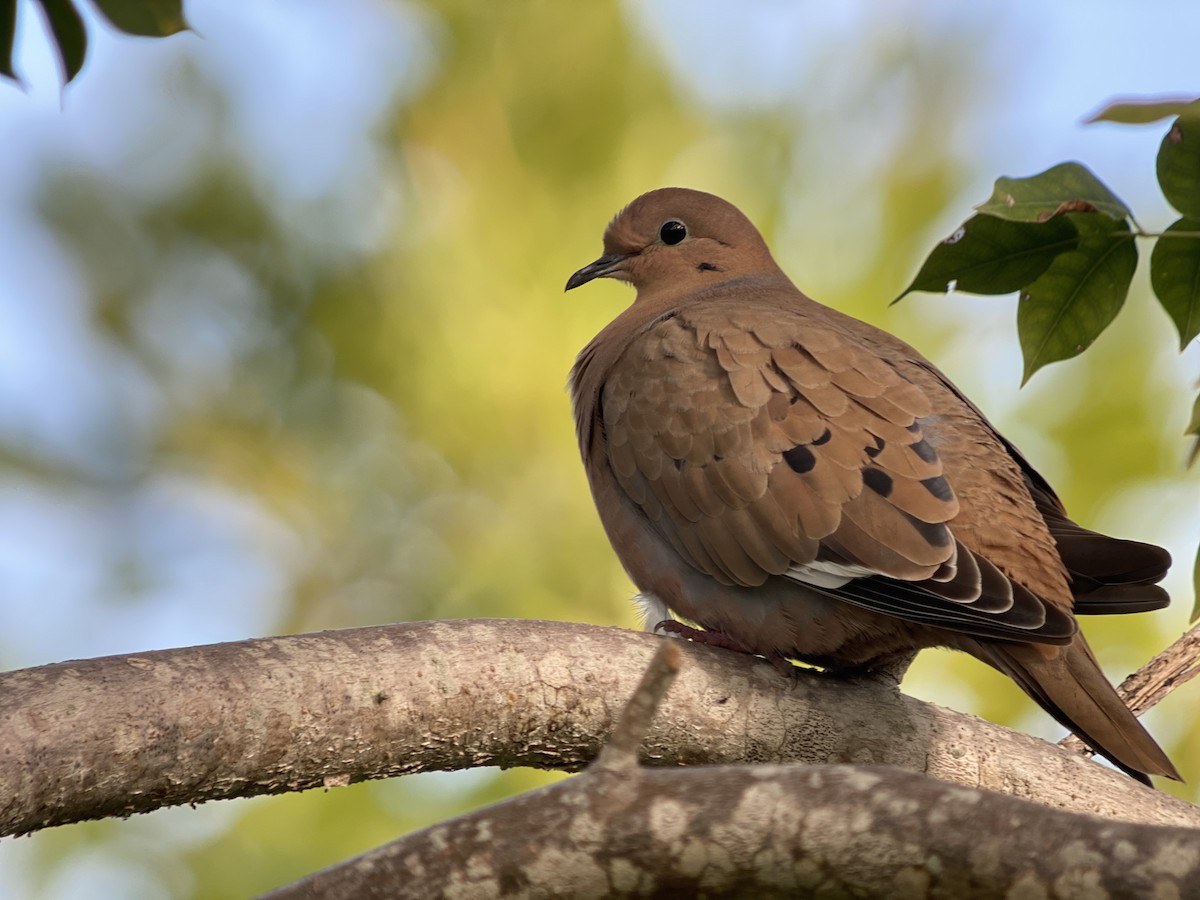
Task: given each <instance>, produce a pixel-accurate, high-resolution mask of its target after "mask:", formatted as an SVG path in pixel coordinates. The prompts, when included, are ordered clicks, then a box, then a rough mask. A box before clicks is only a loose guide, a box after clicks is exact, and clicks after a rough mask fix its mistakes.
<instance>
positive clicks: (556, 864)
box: [270, 645, 1200, 900]
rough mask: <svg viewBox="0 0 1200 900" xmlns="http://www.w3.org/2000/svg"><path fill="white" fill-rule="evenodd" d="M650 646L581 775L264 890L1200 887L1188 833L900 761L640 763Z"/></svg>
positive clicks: (980, 892) (1149, 890)
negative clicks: (1014, 793)
mask: <svg viewBox="0 0 1200 900" xmlns="http://www.w3.org/2000/svg"><path fill="white" fill-rule="evenodd" d="M681 656H682V654H681V653H680V651H679V649H678V648H677V647H673V646H669V645H668V646H664V647H662V648H661V649H660V650H659V651H658V652H657V653H656V654H655V657H654V660H653V661H652V663H651V665H650V666H649V668H648V669H647V670H646V673H645V675H644V676H643V678H642V681H641V683H640V684H639V685H638V687H637V690H636V691H635V693H634V695H633V698H632V699H631V700H630V702H629V703H628V704H627V706H626V708H625V710H624V711H623V713H622V715H621V717H620V719H619V721H618V722H617V725H616V728H615V729H614V732H613V736H612V738H611V739H610V740H609V742H608V743H607V744H606V745H605V747H604V749H603V750H602V751H601V754H600V757H599V759H598V760H597V761H596V762H595V763H594V764H593V765H592V766H591V767H590V769H589V770H588V771H587V772H586V773H585V774H583V775H581V776H579V777H578V778H576V779H574V780H572V781H570V782H567V783H563V784H557V785H554V786H553V787H550V788H547V789H545V790H543V791H539V792H535V793H533V794H527V795H525V796H523V797H518V798H516V799H515V800H511V801H508V802H507V803H501V804H497V805H496V806H493V807H491V808H489V809H485V810H480V811H478V812H475V813H471V814H470V815H466V816H462V817H461V818H458V819H455V820H454V821H451V822H447V823H444V824H442V825H438V826H435V827H433V828H428V829H425V830H424V831H421V832H418V833H416V834H413V835H409V836H408V837H405V838H401V839H399V840H396V841H393V842H392V843H390V844H388V845H386V846H384V847H381V848H379V849H376V850H373V851H371V852H369V853H366V854H364V855H362V856H359V857H357V858H355V859H352V860H350V861H348V862H346V863H342V864H340V865H338V866H334V867H332V868H330V869H327V870H325V871H323V872H319V873H317V874H316V875H313V876H310V877H309V878H306V879H304V880H302V881H300V882H298V883H296V884H294V885H291V886H289V887H286V888H282V889H280V890H278V891H275V892H274V893H272V894H271V895H270V896H271V897H273V898H275V900H287V898H299V897H321V898H325V900H338V898H347V900H350V898H363V897H366V898H370V897H380V898H383V897H387V898H393V897H395V898H405V897H413V898H418V897H420V898H424V897H472V898H486V897H506V896H519V897H563V896H570V897H575V898H586V897H613V896H621V897H624V896H641V897H681V896H687V897H695V896H738V897H740V896H752V897H756V898H761V897H797V896H804V897H810V896H823V897H851V896H860V897H862V896H869V897H897V898H907V897H921V898H926V897H946V898H959V897H973V898H979V897H997V898H999V897H1004V898H1012V897H1050V896H1057V897H1062V896H1071V897H1074V896H1081V895H1082V894H1084V893H1086V895H1087V896H1089V897H1104V896H1110V897H1136V896H1155V897H1165V896H1175V897H1183V896H1193V895H1195V894H1196V893H1197V892H1198V891H1200V832H1198V831H1196V830H1195V829H1188V828H1179V827H1162V826H1158V827H1155V826H1146V825H1133V824H1128V823H1112V822H1108V821H1105V820H1104V819H1099V818H1096V817H1092V816H1084V815H1077V814H1071V813H1064V812H1060V811H1056V810H1055V811H1052V810H1050V809H1047V808H1046V807H1044V806H1039V805H1037V804H1034V803H1029V802H1026V801H1021V800H1015V799H1013V798H1010V797H1005V796H1003V795H1001V794H995V793H990V792H986V791H980V790H971V789H966V788H954V787H950V786H947V785H945V784H943V783H940V782H937V781H934V780H932V779H930V778H927V777H924V776H920V775H913V774H911V773H906V772H902V771H900V770H898V769H886V768H869V767H865V766H836V767H835V766H795V765H793V766H754V767H750V766H717V767H702V768H692V769H685V770H674V771H664V770H657V771H653V770H649V769H642V768H640V767H639V765H638V759H637V752H638V747H639V746H640V744H641V743H642V741H643V739H644V738H645V735H646V732H647V731H648V729H649V727H650V722H651V721H652V719H653V717H654V713H655V710H656V708H657V707H658V706H659V704H660V703H661V700H662V697H663V695H664V694H665V692H666V690H667V688H668V687H669V685H670V684H671V682H672V680H673V679H674V678H675V677H676V675H677V673H678V671H679V667H680V663H681Z"/></svg>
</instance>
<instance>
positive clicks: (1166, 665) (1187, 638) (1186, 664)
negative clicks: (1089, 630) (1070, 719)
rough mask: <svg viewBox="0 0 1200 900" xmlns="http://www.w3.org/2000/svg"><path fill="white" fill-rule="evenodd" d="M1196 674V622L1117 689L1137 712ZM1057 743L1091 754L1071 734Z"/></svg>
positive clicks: (1199, 643) (1199, 654) (1199, 671)
mask: <svg viewBox="0 0 1200 900" xmlns="http://www.w3.org/2000/svg"><path fill="white" fill-rule="evenodd" d="M1197 675H1200V624H1196V625H1194V626H1192V627H1191V628H1190V629H1189V630H1188V631H1185V632H1184V633H1183V635H1182V636H1181V637H1180V638H1179V640H1177V641H1175V643H1173V644H1172V645H1171V646H1170V647H1168V648H1167V649H1166V650H1164V651H1163V652H1162V653H1160V654H1158V656H1156V657H1154V659H1152V660H1150V661H1149V662H1148V663H1146V664H1145V665H1144V666H1142V667H1141V668H1140V669H1138V670H1137V671H1136V672H1134V673H1133V674H1132V675H1130V676H1129V677H1128V678H1126V679H1125V680H1124V681H1122V682H1121V686H1120V687H1118V688H1117V693H1118V694H1120V695H1121V699H1122V700H1124V701H1125V705H1126V706H1128V707H1129V708H1130V709H1131V710H1133V714H1134V715H1135V716H1140V715H1141V714H1142V713H1144V712H1145V711H1146V710H1148V709H1152V708H1153V707H1154V706H1156V705H1157V704H1158V703H1159V701H1161V700H1162V699H1163V698H1164V697H1166V696H1167V694H1169V693H1171V691H1173V690H1175V689H1176V688H1178V687H1180V686H1182V685H1184V684H1187V683H1188V682H1189V681H1191V680H1192V679H1193V678H1195V677H1196V676H1197ZM1058 745H1059V746H1060V747H1065V748H1067V749H1068V750H1075V751H1077V752H1079V753H1083V754H1085V755H1087V756H1091V755H1092V751H1091V749H1089V748H1088V746H1087V745H1086V744H1084V743H1083V741H1081V740H1079V738H1077V737H1075V735H1073V734H1072V735H1068V736H1067V737H1065V738H1063V739H1062V740H1061V741H1059V742H1058Z"/></svg>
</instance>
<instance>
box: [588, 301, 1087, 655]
mask: <svg viewBox="0 0 1200 900" xmlns="http://www.w3.org/2000/svg"><path fill="white" fill-rule="evenodd" d="M932 414H933V410H932V409H931V405H930V401H929V398H928V397H927V395H926V394H925V393H924V392H923V391H922V390H921V389H919V388H918V387H917V386H915V385H914V384H912V383H911V382H910V381H908V380H907V379H905V378H904V377H903V376H902V375H900V374H899V373H898V372H897V370H896V369H895V368H894V367H893V366H892V365H890V364H889V363H887V362H886V361H885V360H883V359H881V358H880V357H879V356H878V355H876V354H875V353H873V352H872V351H871V350H869V349H868V348H866V347H864V346H862V345H861V344H858V343H856V342H855V341H854V340H853V339H852V338H848V337H846V336H845V335H843V334H841V333H839V332H837V331H835V330H833V329H830V328H826V327H823V326H821V325H820V324H817V323H814V322H812V321H811V320H809V319H807V318H805V317H803V316H802V315H800V314H798V313H795V312H793V311H790V310H787V309H786V308H785V309H780V307H779V306H778V305H775V306H773V307H770V308H769V309H768V308H762V309H755V308H754V307H753V306H752V305H746V306H745V307H742V308H739V310H738V311H735V312H733V313H729V312H721V311H719V310H717V309H715V308H709V309H707V310H705V309H703V308H702V309H699V310H697V309H691V310H689V311H687V312H685V313H678V314H676V315H674V316H672V317H669V318H667V319H665V320H663V321H660V322H658V323H657V324H655V325H654V326H653V327H651V328H650V329H648V330H647V331H645V332H643V333H642V334H641V335H639V336H638V337H637V338H635V339H634V340H633V341H632V342H631V343H630V344H629V346H628V347H627V349H626V351H625V353H624V354H623V355H622V357H621V359H620V360H619V361H618V363H617V364H616V365H615V366H614V367H613V369H612V370H611V372H610V373H609V377H608V379H607V381H606V383H605V386H604V389H603V395H602V398H601V410H600V415H601V417H602V421H603V424H604V432H605V435H606V437H607V444H608V454H609V461H610V464H611V466H612V469H613V471H614V473H615V474H616V477H617V480H618V483H619V484H620V485H621V487H622V488H623V489H624V490H625V491H626V493H627V494H628V495H629V496H630V497H631V498H632V499H633V500H634V502H636V503H637V504H638V505H639V506H640V507H641V508H642V510H643V511H644V512H645V514H646V515H647V516H648V517H649V519H650V520H651V521H652V522H653V523H654V525H655V527H656V529H657V530H658V532H659V533H660V534H661V535H662V536H663V537H664V538H665V539H666V540H667V541H669V542H670V544H671V545H672V546H673V547H674V548H675V550H676V551H677V552H678V553H679V554H680V556H681V557H683V559H684V560H686V561H687V562H688V563H690V564H691V565H693V566H694V567H696V568H697V569H699V570H701V571H703V572H705V573H707V574H708V575H710V576H711V577H713V578H714V579H716V580H718V581H720V582H722V583H724V584H730V585H741V586H745V587H753V586H757V585H761V584H762V583H763V582H764V581H766V580H767V578H769V577H771V576H785V577H792V578H795V579H796V580H799V581H804V582H806V583H808V584H810V585H813V586H816V587H817V588H818V589H821V590H824V591H825V592H827V593H831V594H834V595H836V596H839V597H841V598H842V599H845V600H847V601H848V602H851V603H856V604H858V605H861V606H865V607H867V608H870V609H874V610H877V611H879V612H884V613H887V614H889V615H894V616H898V617H900V618H906V619H910V620H913V621H920V622H925V623H927V624H935V625H939V626H941V627H946V628H950V629H955V630H961V631H966V632H968V633H972V634H978V635H980V636H991V637H1007V638H1009V639H1019V640H1031V639H1032V640H1043V641H1047V640H1048V641H1062V640H1068V639H1069V638H1070V635H1071V634H1072V633H1073V631H1074V626H1073V623H1072V622H1071V621H1070V618H1069V616H1066V615H1064V614H1062V613H1060V612H1059V611H1057V610H1054V609H1050V610H1047V608H1046V604H1044V603H1042V602H1041V601H1040V600H1039V599H1038V598H1037V597H1035V596H1034V595H1033V594H1032V593H1030V592H1029V591H1027V590H1025V589H1023V588H1020V587H1019V586H1016V587H1014V585H1013V584H1012V582H1011V581H1010V580H1009V579H1008V578H1007V577H1005V576H1004V575H1002V574H1001V573H1000V572H999V571H998V570H997V569H996V568H995V567H993V566H991V565H990V564H989V563H988V562H987V561H986V560H984V559H981V558H979V557H977V556H975V555H973V554H972V553H971V552H970V551H968V550H966V548H964V547H963V546H962V544H961V543H959V542H958V541H956V540H955V537H954V535H953V534H952V533H951V530H950V528H949V527H948V523H949V522H951V520H953V519H954V517H955V515H956V514H957V513H958V510H959V506H958V499H957V498H956V496H955V492H954V490H953V488H952V486H951V485H950V484H949V483H948V481H947V480H946V478H945V476H944V473H943V469H942V463H941V460H940V459H939V457H938V454H937V451H936V449H935V448H934V446H933V445H932V444H931V442H930V441H928V440H926V436H925V434H924V433H923V428H922V420H924V419H927V417H930V416H931V415H932Z"/></svg>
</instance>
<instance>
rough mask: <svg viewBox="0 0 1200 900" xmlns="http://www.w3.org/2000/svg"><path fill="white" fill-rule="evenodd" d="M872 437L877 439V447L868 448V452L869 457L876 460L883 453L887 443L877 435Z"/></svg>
mask: <svg viewBox="0 0 1200 900" xmlns="http://www.w3.org/2000/svg"><path fill="white" fill-rule="evenodd" d="M871 437H873V438H874V439H875V446H874V447H867V448H866V450H867V456H869V457H871V459H874V458H875V457H877V456H878V455H879V454H880V453H882V452H883V448H884V443H885V442H884V440H883V438H881V437H880V436H879V435H877V434H873V435H871Z"/></svg>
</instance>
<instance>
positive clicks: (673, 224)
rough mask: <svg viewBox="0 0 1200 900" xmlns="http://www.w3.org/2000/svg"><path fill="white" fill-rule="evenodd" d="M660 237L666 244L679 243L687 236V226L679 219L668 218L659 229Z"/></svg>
mask: <svg viewBox="0 0 1200 900" xmlns="http://www.w3.org/2000/svg"><path fill="white" fill-rule="evenodd" d="M658 237H659V239H660V240H661V241H662V242H663V243H664V244H678V243H679V242H680V241H682V240H683V239H684V238H685V237H687V226H686V225H684V224H683V223H682V222H680V221H679V220H678V219H668V220H667V221H665V222H663V225H662V228H660V229H658Z"/></svg>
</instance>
